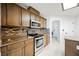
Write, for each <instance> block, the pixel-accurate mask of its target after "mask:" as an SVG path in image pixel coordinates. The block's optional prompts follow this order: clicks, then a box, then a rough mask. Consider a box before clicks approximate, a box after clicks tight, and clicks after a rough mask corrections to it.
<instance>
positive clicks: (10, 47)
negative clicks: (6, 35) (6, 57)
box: [7, 42, 24, 51]
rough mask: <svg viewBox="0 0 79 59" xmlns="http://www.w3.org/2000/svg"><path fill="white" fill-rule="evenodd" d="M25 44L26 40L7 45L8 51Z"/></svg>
mask: <svg viewBox="0 0 79 59" xmlns="http://www.w3.org/2000/svg"><path fill="white" fill-rule="evenodd" d="M23 46H24V42H16V43H14V44H11V45H8V46H7V50H8V51H11V50H14V49H17V48H20V47H23Z"/></svg>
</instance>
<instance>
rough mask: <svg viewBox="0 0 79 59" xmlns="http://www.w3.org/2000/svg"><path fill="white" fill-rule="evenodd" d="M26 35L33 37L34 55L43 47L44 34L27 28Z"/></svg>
mask: <svg viewBox="0 0 79 59" xmlns="http://www.w3.org/2000/svg"><path fill="white" fill-rule="evenodd" d="M28 35H29V36H33V37H34V53H35V55H38V54H39V53H40V52H41V51H42V49H43V47H44V43H43V39H44V36H43V35H42V34H38V33H36V32H35V31H34V30H29V31H28Z"/></svg>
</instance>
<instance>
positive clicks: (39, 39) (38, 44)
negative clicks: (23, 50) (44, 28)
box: [34, 35, 44, 55]
mask: <svg viewBox="0 0 79 59" xmlns="http://www.w3.org/2000/svg"><path fill="white" fill-rule="evenodd" d="M34 39H35V55H38V54H39V53H40V52H41V51H42V49H43V47H44V43H43V35H38V36H35V37H34Z"/></svg>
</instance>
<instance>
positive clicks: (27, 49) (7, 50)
mask: <svg viewBox="0 0 79 59" xmlns="http://www.w3.org/2000/svg"><path fill="white" fill-rule="evenodd" d="M22 39H23V40H24V41H19V42H15V43H10V44H8V45H6V46H3V47H1V55H2V56H33V55H34V43H33V38H30V39H28V38H22Z"/></svg>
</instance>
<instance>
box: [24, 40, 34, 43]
mask: <svg viewBox="0 0 79 59" xmlns="http://www.w3.org/2000/svg"><path fill="white" fill-rule="evenodd" d="M30 42H32V43H31V44H33V39H28V40H26V41H25V43H26V44H27V43H30Z"/></svg>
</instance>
